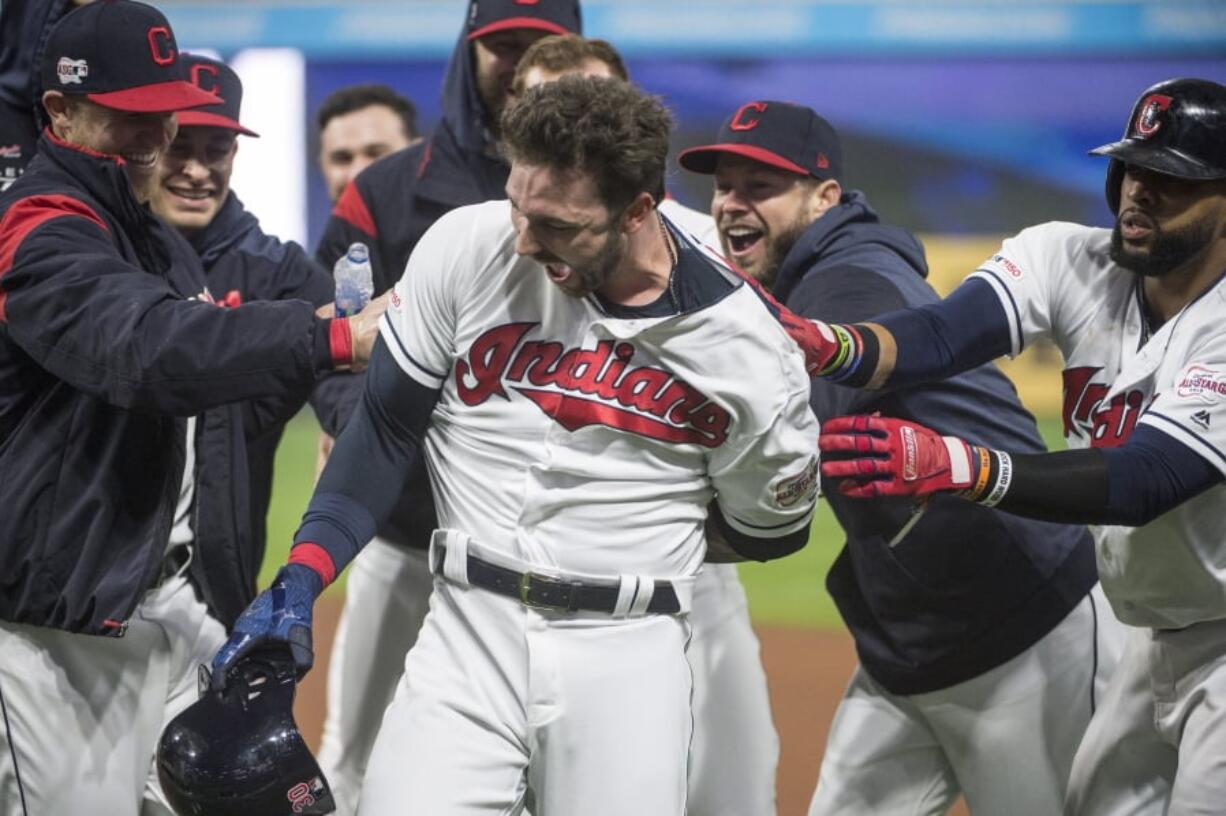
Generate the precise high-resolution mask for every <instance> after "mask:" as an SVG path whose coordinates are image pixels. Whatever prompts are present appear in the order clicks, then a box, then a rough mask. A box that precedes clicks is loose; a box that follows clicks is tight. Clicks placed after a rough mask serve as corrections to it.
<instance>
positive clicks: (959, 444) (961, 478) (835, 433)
mask: <svg viewBox="0 0 1226 816" xmlns="http://www.w3.org/2000/svg"><path fill="white" fill-rule="evenodd" d="M818 445H819V447H820V448H821V451H822V454H823V457H822V476H825V477H827V478H830V479H841V480H842V481H840V482H839V492H841V493H842V494H843V495H845V496H851V497H852V498H857V499H871V498H874V497H876V496H920V497H924V496H930V495H932V494H933V493H944V492H958V491H968V490H969V491H971V492H975V493H976V494H977V493H979V492H981V490H982V488H984V487H985V486H986V485H985V484H980V482H984V483H986V481H987V468H988V464H987V463H986V462H984V461H983V460H982V459H981V457H979V456H978V453H977V451H978V449H977V448H974V447H973V446H971V445H968V444H967V443H966V442H963V441H962V440H961V439H959V438H957V437H956V436H941V435H940V434H938V433H937V432H936V431H933V430H930V429H928V428H925V427H924V426H923V425H919V424H917V423H915V422H908V421H906V420H901V419H890V418H887V417H878V416H846V417H836V418H834V419H831V420H828V421H827V422H823V423H822V434H821V438H820V439H819V440H818ZM826 454H854V455H853V456H851V457H850V458H848V457H846V456H844V457H842V458H838V459H831V458H828V457H827V456H826Z"/></svg>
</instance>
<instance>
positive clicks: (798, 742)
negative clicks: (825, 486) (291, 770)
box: [294, 596, 966, 816]
mask: <svg viewBox="0 0 1226 816" xmlns="http://www.w3.org/2000/svg"><path fill="white" fill-rule="evenodd" d="M340 610H341V600H340V599H339V598H336V597H332V596H325V597H324V598H321V599H320V601H319V602H318V603H317V604H316V607H315V669H314V670H313V671H312V672H311V673H310V674H309V675H307V677H306V679H305V680H303V682H302V685H301V686H300V687H299V689H298V699H297V700H296V701H295V706H294V707H295V713H296V716H297V720H298V725H299V727H300V728H301V729H302V731H303V735H304V736H305V737H306V739H307V741H308V742H309V743H310V744H311V747H312V748H316V747H318V745H319V734H320V730H321V729H322V727H323V714H324V685H325V682H324V681H325V679H326V677H327V674H328V672H327V661H328V655H329V654H330V653H331V647H332V637H333V635H334V634H335V632H336V620H337V617H338V616H339V615H340ZM758 637H759V638H760V639H761V641H762V660H763V663H764V664H765V666H766V673H767V677H768V679H769V683H770V692H771V705H772V708H773V710H774V716H775V727H776V729H777V730H778V731H779V740H780V744H781V748H780V758H779V783H778V793H779V813H778V816H805V814H806V812H807V809H808V804H809V797H810V796H811V795H812V793H813V785H814V783H815V782H816V781H817V768H818V765H819V764H820V763H821V759H822V747H823V746H824V745H825V743H826V729H827V727H828V726H829V724H830V719H831V717H832V716H833V715H834V709H835V707H836V706H837V705H838V702H839V698H840V697H841V696H842V694H843V687H844V686H845V685H846V683H847V679H848V677H850V676H851V670H852V667H853V666H854V665H855V651H854V649H853V647H852V642H851V637H850V636H849V635H848V634H847V633H846V632H844V631H842V630H835V631H830V630H819V629H787V628H760V629H758ZM951 813H952V814H960V815H962V816H964V814H965V813H966V811H965V809H964V808H963V807H962V805H961V804H959V805H958V806H957V807H956V808H955V809H954V810H953V811H951ZM744 816H756V815H755V814H744Z"/></svg>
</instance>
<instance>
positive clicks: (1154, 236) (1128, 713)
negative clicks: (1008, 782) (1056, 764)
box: [819, 79, 1226, 816]
mask: <svg viewBox="0 0 1226 816" xmlns="http://www.w3.org/2000/svg"><path fill="white" fill-rule="evenodd" d="M1092 152H1093V153H1094V154H1096V155H1101V156H1106V157H1108V158H1109V159H1110V163H1109V164H1108V168H1107V174H1106V175H1107V184H1106V192H1107V201H1108V203H1109V204H1110V206H1111V210H1112V212H1113V213H1114V214H1115V216H1116V220H1115V224H1114V226H1113V228H1112V229H1110V230H1106V229H1095V228H1091V227H1084V226H1080V225H1077V224H1065V223H1048V224H1040V225H1038V226H1036V227H1031V228H1030V229H1027V230H1024V231H1022V232H1021V233H1019V234H1018V235H1016V236H1014V237H1012V238H1009V239H1008V240H1006V241H1005V242H1004V244H1003V245H1002V246H1001V248H1000V250H999V252H997V253H996V254H994V255H993V256H992V257H990V258H988V259H987V260H985V261H984V262H983V264H982V265H981V266H980V267H979V269H978V270H976V271H975V272H974V273H973V274H972V275H971V276H970V277H969V278H968V279H967V280H966V282H964V283H963V284H962V285H961V286H959V287H958V288H957V289H956V290H954V292H953V293H952V294H951V295H950V296H949V297H948V298H946V299H945V300H944V301H942V302H941V303H938V304H931V305H928V306H925V307H923V308H921V309H918V310H917V309H910V310H906V311H901V312H893V313H890V314H887V315H884V316H881V317H879V318H876V319H873V320H871V321H869V322H866V323H860V324H857V325H851V326H848V325H834V326H825V327H819V328H822V330H823V333H824V334H825V336H826V337H827V338H829V339H832V340H834V341H835V342H834V343H832V344H831V345H830V347H829V348H828V349H827V351H828V352H833V354H832V356H830V357H829V359H828V360H827V365H825V367H824V369H823V373H824V375H825V376H829V377H833V378H837V379H839V380H841V381H842V382H844V383H848V384H853V385H862V386H863V385H869V386H876V385H883V386H885V387H886V388H897V387H899V386H901V385H905V384H907V383H913V382H916V381H919V380H923V379H927V378H932V377H939V376H945V375H949V374H951V373H954V372H957V371H960V370H962V369H965V368H966V367H968V366H973V365H976V364H978V363H981V362H983V361H985V360H989V359H992V358H993V357H996V356H998V355H1001V354H1017V353H1019V352H1020V351H1021V350H1022V349H1023V348H1025V347H1026V346H1027V345H1028V344H1030V343H1031V342H1033V341H1034V340H1035V339H1037V338H1039V337H1050V338H1051V339H1052V340H1053V341H1054V342H1055V343H1056V345H1057V346H1058V347H1059V348H1060V351H1061V353H1062V354H1063V355H1064V364H1065V369H1064V435H1065V439H1066V440H1067V442H1068V444H1069V446H1070V447H1071V448H1075V450H1067V451H1059V452H1054V453H1037V454H1029V453H1027V454H1022V453H1019V452H1017V451H1015V450H1011V449H1001V448H998V447H997V446H995V445H994V444H993V443H991V442H988V441H987V440H979V439H974V438H969V439H967V440H965V441H964V440H963V439H962V438H959V436H953V435H945V436H943V435H942V434H944V433H945V432H946V429H941V431H940V432H933V431H930V430H928V429H927V428H924V427H923V426H921V425H918V424H916V423H914V422H909V421H905V420H898V419H888V418H885V417H868V416H857V417H846V418H842V419H840V420H836V421H833V422H831V423H829V425H828V426H827V427H825V428H823V435H822V446H823V449H828V450H832V451H839V452H840V453H851V454H852V456H851V460H850V461H839V462H831V463H829V464H827V465H825V466H824V467H823V473H824V474H825V475H826V476H828V477H830V478H832V479H837V480H839V488H840V489H841V490H842V491H843V492H845V493H846V494H848V495H850V496H855V497H871V496H916V497H926V496H929V495H932V494H954V495H956V496H959V497H961V498H962V499H965V500H969V501H971V502H975V503H978V504H980V505H989V506H996V507H999V508H1001V509H1002V510H1005V511H1007V512H1008V513H1009V514H1011V515H1015V516H1024V517H1030V518H1037V519H1051V520H1061V521H1072V522H1083V523H1090V524H1094V525H1096V526H1095V527H1094V528H1093V530H1094V533H1095V544H1096V549H1097V561H1098V568H1099V574H1100V577H1101V579H1102V585H1103V590H1104V591H1105V593H1106V595H1107V598H1108V600H1110V602H1111V606H1112V609H1113V610H1114V611H1115V614H1116V616H1117V617H1118V618H1119V619H1120V620H1121V621H1123V622H1124V623H1126V624H1129V625H1130V626H1133V627H1137V628H1136V631H1135V634H1134V636H1132V637H1130V638H1129V640H1128V642H1127V645H1126V647H1125V650H1124V654H1123V656H1122V658H1121V661H1120V665H1119V667H1118V669H1117V671H1116V673H1115V675H1114V677H1112V680H1111V683H1110V685H1109V686H1108V688H1107V692H1106V695H1105V696H1104V698H1103V704H1102V708H1101V710H1100V711H1099V712H1098V714H1097V715H1096V716H1095V717H1094V719H1093V721H1092V722H1091V723H1090V726H1089V729H1088V730H1087V731H1086V735H1085V737H1084V739H1083V740H1082V743H1081V746H1080V747H1079V748H1078V750H1077V757H1076V759H1075V761H1074V763H1073V769H1072V776H1071V778H1070V783H1069V797H1068V801H1067V803H1066V808H1065V812H1066V813H1068V814H1076V815H1077V816H1100V815H1101V816H1107V815H1108V814H1116V813H1138V814H1161V813H1168V812H1169V813H1214V812H1218V811H1220V810H1221V808H1222V802H1224V801H1226V774H1223V773H1222V768H1223V766H1224V765H1226V750H1223V747H1222V746H1223V744H1224V743H1226V570H1224V569H1223V566H1222V565H1223V563H1226V536H1224V535H1223V532H1222V531H1223V529H1226V385H1224V384H1223V383H1226V330H1223V327H1222V314H1223V305H1224V304H1226V278H1224V270H1226V87H1224V86H1222V85H1220V84H1218V83H1216V82H1211V81H1209V80H1203V79H1175V80H1168V81H1166V82H1161V83H1158V84H1157V85H1154V86H1153V87H1151V88H1149V89H1147V90H1146V91H1144V92H1143V93H1142V94H1141V96H1140V97H1139V98H1138V99H1137V102H1136V104H1135V105H1134V107H1133V110H1132V114H1131V115H1130V116H1129V119H1128V124H1127V125H1126V127H1125V129H1124V136H1123V138H1122V139H1120V140H1119V141H1117V142H1112V143H1111V144H1107V145H1103V146H1102V147H1100V148H1097V149H1096V150H1094V151H1092ZM844 341H845V342H844ZM941 498H945V497H941Z"/></svg>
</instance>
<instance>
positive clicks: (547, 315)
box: [381, 201, 818, 576]
mask: <svg viewBox="0 0 1226 816" xmlns="http://www.w3.org/2000/svg"><path fill="white" fill-rule="evenodd" d="M514 245H515V231H514V229H513V228H512V225H511V215H510V205H509V203H508V202H506V201H496V202H488V203H485V204H479V205H475V206H471V207H464V208H460V209H458V210H455V211H453V212H451V213H449V214H448V215H445V216H444V217H443V218H441V219H440V220H439V221H438V222H437V223H436V224H435V225H434V226H433V227H431V228H430V230H429V231H428V232H427V233H426V234H425V236H423V238H422V240H421V243H420V244H419V245H418V246H417V248H416V249H415V250H414V252H413V255H412V257H411V258H410V260H409V263H408V267H407V269H406V271H405V274H404V276H403V278H402V279H401V281H400V282H399V283H398V284H397V285H396V287H395V289H394V294H393V296H392V303H391V306H390V308H389V309H388V311H387V313H386V315H385V316H384V318H383V321H382V324H381V331H382V335H383V339H384V341H385V343H386V344H387V346H388V348H389V349H390V350H391V352H392V355H393V357H394V358H395V359H396V361H397V363H398V364H399V365H400V367H401V368H402V369H403V371H404V372H405V373H406V374H407V375H408V376H409V377H411V378H412V379H414V380H415V381H416V382H418V383H419V384H421V385H423V386H426V387H428V388H431V389H441V395H440V397H439V401H438V403H437V405H436V407H435V409H434V413H433V416H432V417H431V423H430V428H429V430H428V431H427V434H426V437H425V442H424V449H425V451H426V454H427V461H428V464H429V472H430V478H431V483H432V486H433V488H434V495H435V501H436V504H437V509H438V515H439V526H440V527H444V528H446V527H454V528H457V529H461V530H463V531H464V532H466V533H468V534H469V535H470V536H472V537H474V538H475V539H476V540H478V541H480V542H481V543H482V544H483V545H484V546H486V547H489V548H492V549H494V550H497V551H502V552H505V553H507V554H508V555H511V556H513V557H515V558H517V559H520V560H522V561H525V562H528V563H532V564H537V565H541V566H543V567H551V568H554V569H558V570H563V571H568V572H575V573H587V574H595V575H617V574H624V573H637V574H642V575H657V576H686V575H692V574H694V573H695V572H697V570H698V568H699V566H700V565H701V563H702V559H703V556H704V552H705V544H704V537H703V526H704V522H705V519H706V515H707V506H708V504H709V502H710V501H711V499H712V498H713V497H717V499H718V503H719V507H720V509H721V511H722V512H723V514H724V516H725V518H726V519H727V521H728V522H729V524H730V525H732V526H733V527H734V528H735V529H737V530H738V531H740V532H743V533H745V534H747V535H751V536H756V537H759V538H774V537H781V536H784V535H788V534H790V533H795V532H796V531H797V530H800V529H802V528H804V527H806V526H807V525H808V523H809V520H810V517H811V514H812V512H813V504H814V501H815V494H816V490H817V480H816V478H815V468H816V465H817V430H818V428H817V421H816V419H814V417H813V415H812V413H811V412H810V411H809V406H808V394H809V381H808V377H807V375H806V374H805V370H804V363H803V358H802V356H801V354H800V352H799V351H798V350H797V348H796V346H795V344H794V343H793V342H792V340H791V339H790V338H789V337H788V335H787V334H786V333H785V331H784V330H783V329H782V327H780V325H779V324H778V323H777V322H776V321H774V320H773V319H770V318H769V314H768V312H767V310H766V308H765V306H764V304H763V303H762V302H761V301H760V300H759V298H758V296H757V295H756V294H755V293H754V292H753V290H752V289H751V288H750V287H747V286H743V285H740V286H738V288H736V289H734V290H733V291H731V292H730V294H728V295H727V296H725V297H723V298H722V299H719V300H717V301H716V302H714V303H712V304H711V305H708V306H705V307H703V308H701V309H698V310H696V311H694V312H690V313H684V314H679V315H673V316H669V317H655V318H632V319H624V318H615V317H612V316H610V315H609V314H607V313H606V312H605V311H604V310H603V309H602V308H601V307H600V305H599V303H598V302H597V300H596V299H595V298H594V297H587V298H583V299H576V298H572V297H570V296H568V295H566V294H564V293H563V292H562V291H561V290H560V289H558V288H557V287H556V286H555V285H554V284H552V283H551V282H550V281H549V280H548V279H547V277H546V275H545V272H544V270H543V268H542V267H541V265H540V264H538V263H537V262H535V261H533V260H531V259H530V258H521V257H519V256H517V255H516V254H515V251H514ZM727 274H729V275H732V274H733V273H731V272H728V273H727ZM738 283H739V280H738Z"/></svg>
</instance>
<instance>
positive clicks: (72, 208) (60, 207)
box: [0, 195, 110, 323]
mask: <svg viewBox="0 0 1226 816" xmlns="http://www.w3.org/2000/svg"><path fill="white" fill-rule="evenodd" d="M66 215H74V216H79V217H81V218H85V219H88V220H89V221H92V222H94V223H95V224H97V225H98V226H100V227H102V229H103V230H104V231H106V232H110V229H109V228H108V227H107V225H106V222H105V221H103V220H102V219H101V218H99V217H98V213H96V212H94V211H93V209H91V208H90V206H89V205H88V204H86V203H84V202H82V201H78V200H77V199H75V198H72V197H71V196H66V195H34V196H30V197H29V198H23V199H20V200H19V201H17V202H16V203H15V204H13V206H12V207H10V208H9V211H8V212H6V213H5V214H4V219H3V220H0V278H3V277H4V274H5V273H6V272H8V271H9V270H10V269H11V268H12V267H13V259H14V258H15V257H16V256H17V250H18V249H20V248H21V243H22V242H23V241H24V240H25V239H26V236H27V235H29V234H30V233H31V232H33V231H34V230H36V229H38V227H40V226H41V225H43V224H45V223H46V222H48V221H50V220H51V219H52V218H60V217H63V216H66ZM7 299H8V293H7V292H5V291H4V289H3V288H2V287H0V323H3V322H5V321H6V320H7V319H8V316H7V315H6V314H5V311H4V302H5V300H7Z"/></svg>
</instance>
